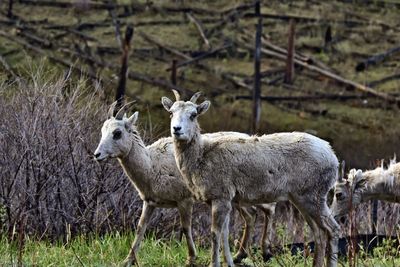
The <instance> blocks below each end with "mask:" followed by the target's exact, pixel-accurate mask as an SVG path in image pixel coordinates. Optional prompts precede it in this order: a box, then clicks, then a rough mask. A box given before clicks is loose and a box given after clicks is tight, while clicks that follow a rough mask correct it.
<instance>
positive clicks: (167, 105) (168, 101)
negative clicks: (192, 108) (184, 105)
mask: <svg viewBox="0 0 400 267" xmlns="http://www.w3.org/2000/svg"><path fill="white" fill-rule="evenodd" d="M161 104H162V105H163V107H164V108H165V110H166V111H168V112H169V110H170V109H171V107H172V105H173V104H174V102H172V100H171V99H169V98H168V97H166V96H163V97H162V98H161Z"/></svg>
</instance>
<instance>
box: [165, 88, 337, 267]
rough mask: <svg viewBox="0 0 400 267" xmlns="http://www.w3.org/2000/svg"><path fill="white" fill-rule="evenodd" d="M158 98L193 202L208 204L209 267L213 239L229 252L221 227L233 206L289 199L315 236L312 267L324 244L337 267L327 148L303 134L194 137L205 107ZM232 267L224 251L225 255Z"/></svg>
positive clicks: (215, 259)
mask: <svg viewBox="0 0 400 267" xmlns="http://www.w3.org/2000/svg"><path fill="white" fill-rule="evenodd" d="M175 96H176V98H177V99H176V102H173V101H171V100H170V99H169V98H167V97H163V98H162V101H161V102H162V104H163V106H164V108H165V109H166V110H167V111H168V112H169V113H170V114H171V135H172V136H173V140H174V146H175V160H176V163H177V165H178V167H179V169H180V171H181V173H182V176H183V177H184V179H185V180H186V182H187V184H188V185H189V188H190V190H191V191H192V193H193V194H194V195H195V196H196V198H197V199H199V200H202V201H205V202H207V203H209V204H211V213H212V226H211V240H212V247H211V266H220V263H219V249H220V239H221V236H222V238H223V245H224V247H227V246H228V238H227V237H228V231H229V228H228V224H229V214H230V211H231V209H232V204H237V205H239V206H244V205H254V204H257V203H269V202H275V201H281V200H290V201H291V202H292V203H293V204H294V205H295V206H296V207H297V208H298V209H299V210H300V212H301V213H302V214H303V216H304V218H305V220H306V221H307V223H308V224H309V225H310V227H311V229H312V232H313V234H314V237H315V244H316V248H315V255H314V261H313V265H314V266H323V265H324V255H325V249H326V241H327V239H328V242H329V246H328V254H327V264H328V266H336V265H337V242H338V235H339V225H338V224H337V223H336V221H335V220H334V218H333V216H332V215H331V211H330V209H329V208H328V206H327V204H326V200H327V194H328V191H329V190H330V188H331V187H333V185H334V183H335V181H336V179H337V172H338V165H339V163H338V160H337V158H336V156H335V153H334V152H333V151H332V149H331V147H330V145H329V143H327V142H325V141H323V140H321V139H319V138H317V137H315V136H312V135H309V134H306V133H296V132H295V133H278V134H271V135H263V136H252V137H235V136H222V137H220V138H213V139H211V138H207V137H205V136H202V135H201V134H200V127H199V124H198V122H197V118H198V116H200V115H202V114H204V113H205V112H206V111H207V110H208V108H209V106H210V102H209V101H204V102H203V103H201V104H199V105H197V104H195V102H196V99H197V98H198V96H199V94H195V95H194V96H193V97H192V99H191V100H190V101H186V102H185V101H181V100H180V99H179V94H178V93H177V92H175ZM224 258H225V259H226V261H227V263H228V265H229V266H234V264H233V259H232V256H231V254H230V252H229V251H224Z"/></svg>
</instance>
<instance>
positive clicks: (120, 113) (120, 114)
mask: <svg viewBox="0 0 400 267" xmlns="http://www.w3.org/2000/svg"><path fill="white" fill-rule="evenodd" d="M135 102H136V101H131V102H129V103H126V104H125V105H123V106H122V107H121V109H120V110H118V112H117V114H116V115H115V119H116V120H122V118H123V117H124V114H125V113H126V111H127V110H128V108H129V107H130V106H131V105H132V104H133V103H135Z"/></svg>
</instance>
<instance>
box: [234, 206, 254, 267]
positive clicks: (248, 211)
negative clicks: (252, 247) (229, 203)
mask: <svg viewBox="0 0 400 267" xmlns="http://www.w3.org/2000/svg"><path fill="white" fill-rule="evenodd" d="M238 210H239V212H240V216H241V217H242V218H243V220H244V230H243V234H242V238H241V241H240V244H239V251H238V252H237V253H236V255H235V257H234V262H235V263H240V262H241V261H242V260H243V259H244V258H247V256H248V255H247V252H248V249H249V241H250V236H251V233H252V232H253V229H254V221H255V209H253V208H252V207H250V208H246V207H238Z"/></svg>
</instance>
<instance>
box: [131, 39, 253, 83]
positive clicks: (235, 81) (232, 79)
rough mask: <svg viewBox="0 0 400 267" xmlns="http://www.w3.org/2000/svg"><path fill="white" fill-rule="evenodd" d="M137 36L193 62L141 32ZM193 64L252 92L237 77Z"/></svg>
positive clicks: (184, 55)
mask: <svg viewBox="0 0 400 267" xmlns="http://www.w3.org/2000/svg"><path fill="white" fill-rule="evenodd" d="M139 35H141V36H142V37H143V38H144V39H145V40H146V41H148V42H149V43H152V44H155V45H157V46H158V47H160V48H161V49H164V50H165V51H167V52H169V53H171V54H173V55H175V56H178V57H180V58H183V59H185V60H193V58H192V57H190V56H188V55H186V54H184V53H182V52H180V51H179V50H177V49H174V48H172V47H169V46H166V45H164V44H162V43H161V42H160V41H158V40H156V39H154V38H152V37H150V36H148V35H147V34H145V33H143V32H140V33H139ZM195 64H196V66H198V67H199V68H201V69H203V70H206V71H208V72H211V73H213V74H216V73H219V75H220V77H221V78H222V79H224V80H227V81H229V82H231V83H232V84H233V85H235V86H237V87H243V88H246V89H248V90H252V87H251V86H249V85H248V84H246V83H245V82H244V81H243V80H242V79H238V78H237V77H233V76H231V75H229V74H226V73H220V71H217V70H215V69H213V68H212V67H209V66H207V65H205V64H202V63H200V62H195Z"/></svg>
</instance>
